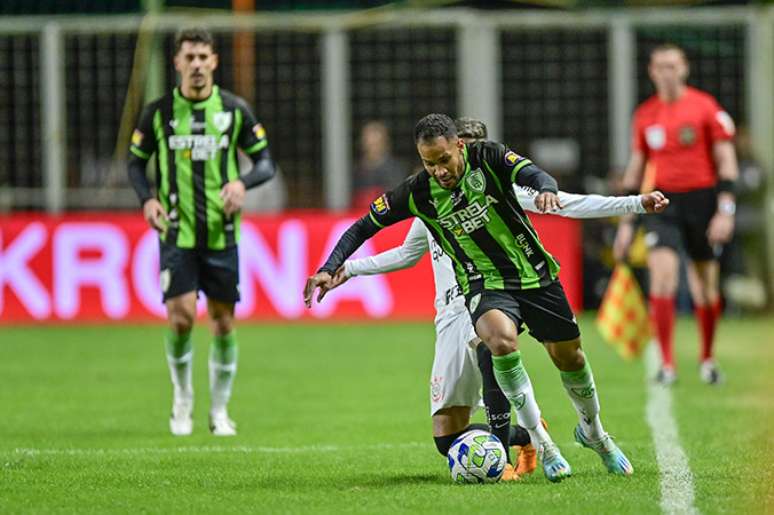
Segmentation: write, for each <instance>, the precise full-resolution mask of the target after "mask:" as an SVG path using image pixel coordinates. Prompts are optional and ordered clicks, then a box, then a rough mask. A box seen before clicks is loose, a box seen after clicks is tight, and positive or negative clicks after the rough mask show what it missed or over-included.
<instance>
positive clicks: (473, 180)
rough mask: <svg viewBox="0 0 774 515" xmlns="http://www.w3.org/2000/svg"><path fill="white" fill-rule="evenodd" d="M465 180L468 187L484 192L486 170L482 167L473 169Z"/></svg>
mask: <svg viewBox="0 0 774 515" xmlns="http://www.w3.org/2000/svg"><path fill="white" fill-rule="evenodd" d="M465 181H466V182H467V183H468V187H470V189H472V190H473V191H477V192H478V193H483V192H484V190H485V189H486V179H485V178H484V172H482V171H481V169H480V168H477V169H476V170H473V171H472V172H470V174H468V176H467V178H466V179H465Z"/></svg>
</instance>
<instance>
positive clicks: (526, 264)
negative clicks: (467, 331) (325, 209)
mask: <svg viewBox="0 0 774 515" xmlns="http://www.w3.org/2000/svg"><path fill="white" fill-rule="evenodd" d="M463 155H464V157H465V172H464V174H463V176H462V178H461V179H460V182H459V184H458V186H457V187H456V188H455V189H453V190H446V189H443V188H442V187H441V186H439V185H438V183H437V182H436V181H435V180H434V179H433V178H432V177H431V176H430V174H428V173H427V171H425V170H422V171H421V172H419V173H417V174H415V175H413V176H411V177H409V178H408V179H406V180H405V181H404V182H403V183H402V184H401V185H400V186H398V187H397V188H395V189H394V190H392V191H390V192H387V193H385V194H384V195H382V196H381V197H379V198H378V199H376V201H374V202H373V203H372V204H371V208H370V212H369V216H370V218H371V220H372V221H373V222H374V223H375V224H376V225H377V226H379V227H384V226H387V225H391V224H394V223H396V222H398V221H400V220H403V219H406V218H410V217H413V216H417V217H419V218H420V219H422V221H423V222H424V223H425V225H426V226H427V228H428V230H429V231H430V232H431V233H432V235H433V237H434V238H435V240H436V241H437V242H438V243H439V244H440V245H441V247H442V248H443V250H444V252H445V253H446V254H447V255H448V256H449V257H450V258H451V260H452V263H453V264H454V271H455V275H456V278H457V282H458V283H459V285H460V287H461V288H462V290H463V292H464V293H465V294H467V293H469V292H470V291H471V289H474V290H476V289H480V288H484V289H487V290H526V289H531V288H539V287H544V286H548V285H549V284H551V283H552V282H553V281H554V280H555V279H556V277H557V275H558V273H559V265H558V263H557V262H556V260H555V259H554V258H553V257H552V256H551V254H549V253H548V252H547V251H546V250H545V248H543V245H542V244H541V243H540V240H539V239H538V235H537V233H536V232H535V229H534V228H533V227H532V224H531V222H530V221H529V218H527V216H526V214H525V213H524V210H523V209H522V208H521V206H520V205H519V203H518V201H517V200H516V194H515V191H514V188H513V184H514V183H515V182H516V181H517V176H518V174H519V171H521V170H523V169H524V168H526V167H528V166H530V165H532V163H531V161H530V160H529V159H526V158H524V157H521V156H519V155H517V154H516V153H515V152H513V151H511V150H509V149H508V148H507V147H505V146H504V145H501V144H499V143H494V142H491V141H486V142H480V143H472V144H469V145H466V146H465V149H464V151H463ZM532 166H534V165H532ZM554 184H555V183H554Z"/></svg>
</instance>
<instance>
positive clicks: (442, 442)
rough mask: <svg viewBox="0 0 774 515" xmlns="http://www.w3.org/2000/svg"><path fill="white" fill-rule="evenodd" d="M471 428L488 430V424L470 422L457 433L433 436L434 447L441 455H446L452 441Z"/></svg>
mask: <svg viewBox="0 0 774 515" xmlns="http://www.w3.org/2000/svg"><path fill="white" fill-rule="evenodd" d="M473 429H480V430H481V431H486V432H489V426H488V425H486V424H470V425H469V426H468V427H466V428H465V429H463V430H462V431H459V432H457V433H452V434H450V435H446V436H434V437H433V440H434V441H435V448H436V449H438V452H440V453H441V456H446V455H447V454H448V453H449V449H450V448H451V446H452V444H453V443H454V440H456V439H457V438H458V437H459V436H460V435H462V434H464V433H467V432H468V431H472V430H473Z"/></svg>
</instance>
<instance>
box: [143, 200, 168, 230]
mask: <svg viewBox="0 0 774 515" xmlns="http://www.w3.org/2000/svg"><path fill="white" fill-rule="evenodd" d="M142 216H143V217H144V218H145V221H146V222H148V225H150V226H151V227H153V228H154V229H155V230H157V231H159V232H163V231H164V229H166V227H167V220H168V219H169V218H168V217H167V212H166V211H164V206H162V205H161V202H159V201H158V199H155V198H151V199H148V200H146V201H145V204H143V205H142Z"/></svg>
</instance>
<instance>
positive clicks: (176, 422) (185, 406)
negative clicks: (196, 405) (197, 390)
mask: <svg viewBox="0 0 774 515" xmlns="http://www.w3.org/2000/svg"><path fill="white" fill-rule="evenodd" d="M192 414H193V396H182V395H181V396H177V395H176V396H175V400H174V402H173V403H172V415H171V416H170V417H169V430H170V432H172V434H173V435H175V436H188V435H190V434H191V433H192V432H193V417H192Z"/></svg>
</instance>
